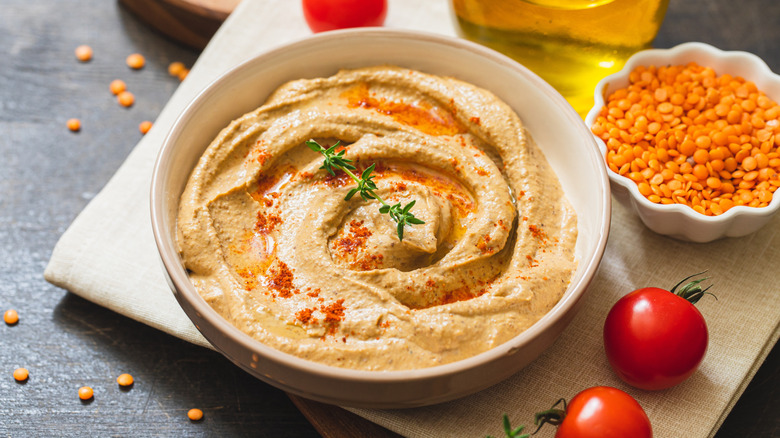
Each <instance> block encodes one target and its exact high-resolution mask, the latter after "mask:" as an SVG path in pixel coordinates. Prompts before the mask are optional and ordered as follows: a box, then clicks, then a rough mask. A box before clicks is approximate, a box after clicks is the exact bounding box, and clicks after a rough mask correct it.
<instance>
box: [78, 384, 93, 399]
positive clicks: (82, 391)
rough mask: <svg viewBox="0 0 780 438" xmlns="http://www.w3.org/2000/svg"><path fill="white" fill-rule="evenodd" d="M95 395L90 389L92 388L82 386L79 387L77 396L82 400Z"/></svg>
mask: <svg viewBox="0 0 780 438" xmlns="http://www.w3.org/2000/svg"><path fill="white" fill-rule="evenodd" d="M94 395H95V393H94V391H92V388H90V387H89V386H82V387H81V388H79V398H80V399H82V400H89V399H91V398H92V397H93V396H94Z"/></svg>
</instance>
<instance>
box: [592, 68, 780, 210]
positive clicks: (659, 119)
mask: <svg viewBox="0 0 780 438" xmlns="http://www.w3.org/2000/svg"><path fill="white" fill-rule="evenodd" d="M629 82H630V84H629V86H628V87H627V88H624V89H620V90H617V91H615V92H614V93H612V94H611V95H610V96H609V97H607V104H606V105H605V106H604V108H602V109H601V112H600V113H599V116H598V117H597V118H596V121H595V122H594V123H593V126H592V127H591V130H592V132H593V133H594V134H595V135H597V136H598V137H600V138H601V139H602V140H604V142H605V143H606V144H607V155H606V161H607V165H608V166H609V168H610V169H611V170H612V171H613V172H616V173H618V174H620V175H623V176H626V177H628V178H630V179H631V180H633V181H634V182H635V183H636V184H637V188H638V189H639V192H640V193H641V194H642V195H643V196H645V197H646V198H647V199H649V200H650V201H651V202H655V203H663V204H671V203H679V204H685V205H688V206H690V207H691V208H693V209H694V210H695V211H697V212H699V213H702V214H705V215H719V214H722V213H724V212H726V211H728V210H729V209H730V208H732V207H734V206H737V205H745V206H752V207H765V206H766V205H768V204H769V202H770V201H771V200H772V195H773V193H774V192H775V190H776V189H777V187H779V186H780V150H778V147H780V119H778V117H780V105H778V104H777V103H776V102H774V101H773V100H771V99H770V98H769V97H767V96H766V95H765V94H764V93H763V92H762V91H760V90H758V88H757V87H756V85H755V84H754V83H753V82H751V81H747V80H745V79H744V78H741V77H734V76H731V75H729V74H723V75H721V76H717V75H716V73H715V71H714V70H713V69H712V68H710V67H703V66H699V65H697V64H695V63H689V64H687V65H673V66H664V67H655V66H649V67H646V66H640V67H637V68H636V69H634V70H633V71H632V72H631V73H630V74H629Z"/></svg>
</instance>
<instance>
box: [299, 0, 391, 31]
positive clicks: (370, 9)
mask: <svg viewBox="0 0 780 438" xmlns="http://www.w3.org/2000/svg"><path fill="white" fill-rule="evenodd" d="M386 15H387V1H386V0H303V16H304V18H306V22H307V23H308V24H309V28H311V30H312V31H314V32H324V31H326V30H334V29H343V28H345V27H366V26H381V25H382V23H384V22H385V16H386Z"/></svg>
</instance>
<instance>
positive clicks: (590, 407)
mask: <svg viewBox="0 0 780 438" xmlns="http://www.w3.org/2000/svg"><path fill="white" fill-rule="evenodd" d="M652 436H653V428H652V427H651V426H650V419H649V418H647V414H645V411H644V409H642V406H640V405H639V403H638V402H637V401H636V400H634V398H633V397H631V396H630V395H628V394H626V393H625V392H623V391H621V390H619V389H617V388H611V387H609V386H595V387H593V388H588V389H586V390H584V391H582V392H580V393H579V394H577V395H575V396H574V398H573V399H571V402H570V403H569V405H568V406H567V407H566V414H565V417H564V419H563V421H562V422H561V424H560V426H558V432H556V433H555V437H556V438H628V437H630V438H652Z"/></svg>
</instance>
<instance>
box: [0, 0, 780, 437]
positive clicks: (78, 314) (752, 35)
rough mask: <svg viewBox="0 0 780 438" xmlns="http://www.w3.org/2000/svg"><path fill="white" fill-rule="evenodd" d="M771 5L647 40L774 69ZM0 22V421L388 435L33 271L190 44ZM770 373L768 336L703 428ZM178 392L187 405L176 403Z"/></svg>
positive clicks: (1, 425) (175, 430) (99, 4)
mask: <svg viewBox="0 0 780 438" xmlns="http://www.w3.org/2000/svg"><path fill="white" fill-rule="evenodd" d="M63 11H67V13H63ZM777 17H780V2H776V1H775V0H754V1H752V2H733V1H731V0H686V1H682V0H672V2H671V5H670V10H669V14H668V16H667V20H666V22H665V23H664V26H663V27H662V30H661V34H660V35H659V38H658V40H657V43H656V45H657V46H660V47H669V46H672V45H675V44H678V43H681V42H684V41H692V40H698V41H704V42H708V43H711V44H714V45H716V46H718V47H720V48H722V49H731V50H734V49H740V50H747V51H750V52H753V53H756V54H758V55H759V56H761V57H763V58H764V59H765V60H766V61H767V63H768V64H769V65H770V67H771V68H772V69H773V70H774V71H776V72H778V71H780V51H778V50H777V49H776V47H778V45H780V44H778V43H780V26H778V22H777V20H778V18H777ZM0 35H2V36H1V37H0V41H2V44H0V53H2V55H3V65H2V67H0V157H1V158H0V310H5V309H9V308H14V309H16V310H17V311H18V312H19V315H20V322H19V323H18V324H17V325H15V326H7V325H5V324H0V436H11V437H28V436H58V437H76V436H96V437H110V436H140V437H152V436H166V437H168V436H188V437H201V436H202V437H212V436H219V437H309V436H317V435H318V432H317V429H319V430H320V431H322V435H323V436H326V437H341V436H348V437H349V436H379V437H382V436H394V435H393V434H392V433H390V432H387V431H385V430H384V429H381V428H378V427H376V426H374V425H372V424H370V423H366V422H364V420H362V419H359V418H358V417H356V416H354V415H353V414H351V413H349V412H347V411H344V410H342V409H340V408H337V407H333V406H328V405H322V404H320V403H315V402H309V401H306V400H302V399H296V398H293V400H292V401H291V399H290V398H288V397H287V395H286V394H285V393H284V392H282V391H279V390H277V389H275V388H273V387H271V386H269V385H267V384H264V383H262V382H260V381H259V380H257V379H254V378H253V377H251V376H249V375H248V374H246V373H245V372H243V371H241V370H240V369H238V368H237V367H235V366H234V365H232V364H231V363H230V362H229V361H228V360H226V359H225V358H224V357H222V356H221V355H219V354H217V353H215V352H212V351H209V350H205V349H202V348H199V347H195V346H193V345H190V344H187V343H186V342H183V341H180V340H178V339H175V338H173V337H170V336H168V335H166V334H163V333H161V332H158V331H156V330H154V329H151V328H149V327H147V326H145V325H142V324H139V323H137V322H134V321H132V320H130V319H128V318H125V317H122V316H119V315H117V314H115V313H113V312H111V311H109V310H106V309H104V308H102V307H99V306H96V305H94V304H92V303H90V302H88V301H85V300H83V299H81V298H79V297H77V296H74V295H72V294H69V293H67V292H66V291H64V290H61V289H58V288H55V287H53V286H51V285H50V284H48V283H46V282H45V281H44V279H43V276H42V273H43V269H44V267H45V265H46V263H47V261H48V259H49V256H50V254H51V250H52V248H53V247H54V244H55V243H56V241H57V239H58V238H59V236H60V235H61V234H62V232H64V230H65V229H66V227H67V226H68V225H69V224H70V222H71V221H72V220H73V219H74V218H75V217H76V215H77V214H78V213H79V212H80V211H81V210H82V209H83V208H84V207H85V205H86V204H87V203H88V202H89V200H90V199H92V198H93V197H94V196H95V195H96V193H98V191H99V190H100V189H101V188H102V187H103V185H104V184H105V183H106V182H107V181H108V179H109V178H110V177H111V175H112V174H113V173H114V172H115V171H116V169H117V168H118V167H119V165H120V164H121V163H122V161H123V160H124V159H125V157H126V156H127V154H128V153H130V151H131V150H132V148H133V147H134V146H135V144H136V143H137V142H138V140H139V139H140V138H141V134H140V133H139V132H138V124H139V123H140V122H141V121H143V120H154V119H155V117H156V116H157V114H159V112H160V110H161V109H162V107H163V106H164V105H165V103H166V101H167V100H168V99H169V98H170V96H171V94H172V93H173V92H174V91H175V89H176V87H177V86H178V84H179V82H178V80H177V79H175V78H172V77H170V76H169V75H168V74H167V66H168V64H169V63H170V62H172V61H182V62H184V63H185V64H187V65H188V66H191V65H192V63H193V62H194V61H195V59H196V58H197V56H198V52H197V51H196V50H193V49H190V48H187V47H183V46H181V45H178V44H175V43H173V42H171V41H170V40H168V39H166V38H163V37H162V36H161V35H160V34H158V33H156V32H151V31H150V30H149V27H148V26H146V25H145V24H144V23H142V22H140V21H139V20H138V19H137V18H136V16H135V15H133V14H131V13H129V11H128V10H127V8H124V7H120V6H119V4H118V3H117V2H111V1H106V0H38V1H34V2H33V1H30V0H3V13H2V14H0ZM80 44H89V45H91V46H92V47H93V49H94V50H95V56H94V59H93V60H92V61H90V62H89V63H79V62H78V61H76V59H75V57H74V55H73V50H74V49H75V48H76V46H78V45H80ZM134 52H138V53H142V54H143V55H144V56H146V59H147V64H146V67H144V69H142V70H139V71H132V70H130V69H128V68H127V67H126V66H125V63H124V59H125V57H126V56H127V55H128V54H130V53H134ZM117 78H119V79H123V80H125V81H126V82H127V85H128V88H129V89H130V91H132V92H133V93H134V94H135V95H136V103H135V105H134V106H133V107H131V108H122V107H120V106H119V105H118V104H117V103H116V101H115V99H114V96H112V95H111V93H110V92H109V91H108V84H109V83H110V82H111V80H113V79H117ZM71 117H78V118H80V119H81V120H82V130H81V131H80V132H78V133H71V132H69V131H68V130H67V128H66V127H65V121H66V120H67V119H68V118H71ZM724 256H725V257H728V255H724ZM724 305H725V304H724ZM17 367H26V368H27V369H28V370H29V371H30V378H29V380H28V381H27V382H26V383H24V384H18V383H16V382H15V381H14V380H13V379H12V377H11V373H12V372H13V370H14V369H15V368H17ZM121 373H130V374H132V375H133V376H134V377H135V384H134V385H133V387H132V388H131V389H130V390H129V391H123V390H121V389H120V388H119V387H118V385H117V384H116V378H117V376H118V375H119V374H121ZM84 385H89V386H91V387H92V388H94V390H95V398H94V400H93V401H92V402H91V403H87V404H85V403H81V402H80V401H79V399H78V396H77V390H78V388H79V387H80V386H84ZM779 385H780V352H779V351H778V349H777V348H775V349H774V350H773V352H772V353H771V355H770V356H769V358H768V359H767V361H766V362H765V363H764V365H763V366H762V368H761V370H760V371H759V373H758V375H757V376H756V378H755V379H754V381H753V382H752V383H751V384H750V386H749V387H748V388H747V390H746V391H745V394H744V396H743V397H742V398H741V399H740V401H739V403H738V404H737V406H736V407H735V409H734V411H733V412H732V413H731V415H729V417H728V418H727V420H726V422H725V424H724V425H723V427H722V429H721V430H720V431H719V432H718V435H717V438H730V437H743V436H750V437H778V436H780V416H778V415H777V409H776V407H777V406H778V403H780V391H778V389H779ZM701 402H702V403H706V400H702V401H701ZM296 405H297V406H299V407H300V408H301V409H302V410H303V411H304V412H305V413H306V416H304V415H302V414H301V412H300V411H299V410H298V408H296ZM193 407H198V408H201V409H203V411H204V413H205V417H204V419H203V420H202V421H200V422H197V423H192V422H190V421H189V420H188V419H187V418H186V412H187V410H188V409H190V408H193ZM307 417H308V418H309V419H310V420H311V423H310V422H309V421H307ZM496 422H500V419H496ZM312 424H314V426H312ZM349 434H351V435H349ZM382 434H384V435H382Z"/></svg>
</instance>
